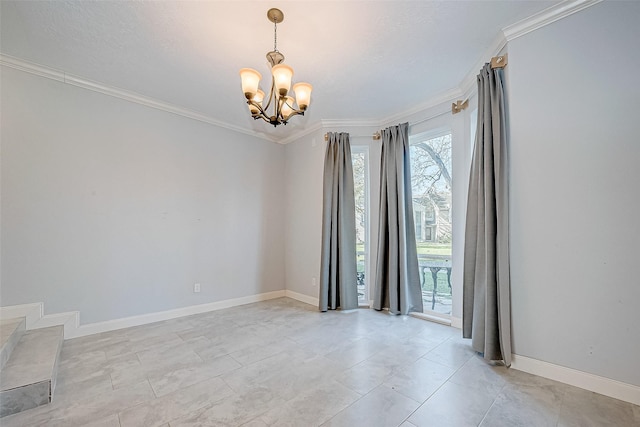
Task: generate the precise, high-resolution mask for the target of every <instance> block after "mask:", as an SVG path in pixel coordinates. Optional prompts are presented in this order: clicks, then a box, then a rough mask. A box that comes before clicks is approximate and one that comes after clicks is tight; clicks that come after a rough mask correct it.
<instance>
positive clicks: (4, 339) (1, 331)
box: [0, 317, 26, 370]
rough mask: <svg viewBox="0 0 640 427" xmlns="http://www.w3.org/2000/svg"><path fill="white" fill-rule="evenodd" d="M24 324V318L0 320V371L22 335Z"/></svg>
mask: <svg viewBox="0 0 640 427" xmlns="http://www.w3.org/2000/svg"><path fill="white" fill-rule="evenodd" d="M25 324H26V320H25V318H24V317H17V318H14V319H0V370H1V369H2V368H3V367H4V365H5V363H7V360H9V357H11V352H12V351H13V349H14V348H15V347H16V344H18V341H20V338H21V337H22V334H24V330H25Z"/></svg>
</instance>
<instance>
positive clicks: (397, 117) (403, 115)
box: [379, 87, 462, 127]
mask: <svg viewBox="0 0 640 427" xmlns="http://www.w3.org/2000/svg"><path fill="white" fill-rule="evenodd" d="M460 96H462V92H461V91H460V88H459V87H455V88H452V89H449V90H447V91H445V92H442V93H440V94H438V95H436V96H434V97H432V98H430V99H429V100H428V101H427V102H424V103H422V104H418V105H416V106H415V107H413V108H410V109H408V110H404V111H402V112H400V113H397V114H392V115H391V116H389V117H386V118H384V119H382V120H380V121H379V123H380V125H381V126H382V127H385V126H389V125H392V124H395V123H398V122H402V121H406V120H407V118H409V117H411V116H413V115H415V114H419V113H422V112H426V111H427V110H430V109H432V108H435V107H438V106H440V105H442V104H444V103H448V102H451V101H452V100H455V99H456V98H459V97H460Z"/></svg>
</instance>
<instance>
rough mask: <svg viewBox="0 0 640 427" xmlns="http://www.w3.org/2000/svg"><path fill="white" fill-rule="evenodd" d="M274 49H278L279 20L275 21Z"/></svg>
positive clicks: (275, 50)
mask: <svg viewBox="0 0 640 427" xmlns="http://www.w3.org/2000/svg"><path fill="white" fill-rule="evenodd" d="M273 51H274V52H277V51H278V22H277V21H276V20H274V21H273Z"/></svg>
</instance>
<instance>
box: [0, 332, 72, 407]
mask: <svg viewBox="0 0 640 427" xmlns="http://www.w3.org/2000/svg"><path fill="white" fill-rule="evenodd" d="M63 339H64V337H63V327H62V326H52V327H49V328H42V329H33V330H30V331H26V332H25V333H24V334H23V336H22V338H21V339H20V341H19V342H18V344H17V345H16V346H15V348H14V350H13V352H12V354H11V357H10V358H9V360H8V361H7V363H6V364H5V366H4V367H3V368H2V370H1V371H0V418H1V417H4V416H7V415H11V414H15V413H17V412H21V411H25V410H27V409H31V408H35V407H37V406H40V405H45V404H47V403H49V402H51V399H52V398H53V391H54V389H55V386H56V376H57V372H58V359H59V357H60V350H61V349H62V342H63Z"/></svg>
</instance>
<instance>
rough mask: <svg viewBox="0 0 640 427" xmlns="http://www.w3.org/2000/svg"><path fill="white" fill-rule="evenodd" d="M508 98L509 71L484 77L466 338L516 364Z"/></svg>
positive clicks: (473, 181)
mask: <svg viewBox="0 0 640 427" xmlns="http://www.w3.org/2000/svg"><path fill="white" fill-rule="evenodd" d="M506 108H507V102H506V99H505V91H504V71H503V69H501V68H496V69H493V70H492V69H491V66H490V65H489V64H485V66H484V68H483V69H482V70H481V72H480V74H479V75H478V127H477V130H476V140H475V147H474V153H473V160H472V163H471V175H470V178H469V198H468V202H467V219H466V229H465V246H464V273H463V330H462V332H463V337H465V338H471V340H472V347H473V349H474V350H476V351H477V352H480V353H483V354H484V358H485V359H487V360H503V361H504V363H505V365H507V366H510V365H511V306H510V284H509V221H508V220H509V209H508V206H509V199H508V184H507V171H508V161H507V138H508V135H507V126H508V123H507V112H506Z"/></svg>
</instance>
